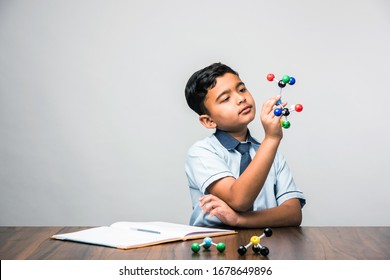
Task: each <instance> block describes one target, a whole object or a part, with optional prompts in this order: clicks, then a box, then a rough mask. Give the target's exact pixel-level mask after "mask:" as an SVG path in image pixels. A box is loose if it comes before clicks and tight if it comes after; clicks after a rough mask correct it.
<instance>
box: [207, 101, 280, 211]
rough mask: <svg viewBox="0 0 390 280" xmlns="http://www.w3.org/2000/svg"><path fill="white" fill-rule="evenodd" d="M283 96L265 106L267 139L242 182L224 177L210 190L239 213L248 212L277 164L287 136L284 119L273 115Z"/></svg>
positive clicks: (263, 111)
mask: <svg viewBox="0 0 390 280" xmlns="http://www.w3.org/2000/svg"><path fill="white" fill-rule="evenodd" d="M279 99H280V97H275V98H271V99H269V100H268V101H266V102H265V103H264V105H263V108H262V112H261V122H262V124H263V126H264V130H265V138H264V140H263V142H262V143H261V145H260V147H259V149H258V151H257V152H256V155H255V156H254V157H253V159H252V161H251V163H250V164H249V165H248V167H247V168H246V169H245V171H244V172H243V173H242V174H241V176H240V177H239V178H238V179H235V178H233V177H225V178H222V179H220V180H218V181H216V182H214V183H213V184H211V185H210V186H209V187H208V189H207V190H208V191H209V193H211V194H214V195H216V196H217V197H219V198H221V199H222V200H223V201H225V202H226V203H227V204H228V205H229V206H230V207H231V208H233V209H234V210H236V211H246V210H248V209H249V208H250V207H251V206H252V204H253V202H254V201H255V199H256V197H257V195H258V194H259V193H260V191H261V189H262V187H263V185H264V183H265V180H266V179H267V176H268V173H269V170H270V168H271V166H272V163H273V161H274V158H275V155H276V152H277V149H278V147H279V143H280V141H281V140H282V137H283V133H282V128H281V126H280V117H277V116H275V115H274V113H273V108H274V105H275V104H276V102H277V101H278V100H279Z"/></svg>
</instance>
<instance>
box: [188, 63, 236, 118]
mask: <svg viewBox="0 0 390 280" xmlns="http://www.w3.org/2000/svg"><path fill="white" fill-rule="evenodd" d="M226 73H231V74H234V75H237V76H238V73H237V72H236V71H234V70H233V69H232V68H230V67H229V66H226V65H224V64H222V63H214V64H211V65H210V66H207V67H205V68H203V69H201V70H199V71H197V72H195V73H194V74H193V75H192V76H191V78H190V79H189V80H188V82H187V85H186V88H185V96H186V99H187V104H188V106H190V108H191V109H192V110H194V111H195V112H196V113H198V114H199V115H203V114H208V111H207V108H206V107H205V105H204V99H205V97H206V95H207V91H208V90H210V89H212V88H213V87H215V84H216V83H217V78H218V77H221V76H223V75H225V74H226Z"/></svg>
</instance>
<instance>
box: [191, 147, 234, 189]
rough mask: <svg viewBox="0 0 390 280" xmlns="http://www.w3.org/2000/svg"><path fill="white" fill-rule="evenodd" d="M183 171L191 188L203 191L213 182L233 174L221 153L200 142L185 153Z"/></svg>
mask: <svg viewBox="0 0 390 280" xmlns="http://www.w3.org/2000/svg"><path fill="white" fill-rule="evenodd" d="M185 171H186V175H187V178H188V181H189V185H190V187H191V188H197V189H199V190H200V191H201V192H202V193H205V191H206V189H207V187H208V186H209V185H210V184H212V183H213V182H215V181H217V180H219V179H221V178H224V177H228V176H233V174H232V172H231V170H230V168H229V166H228V164H227V162H226V159H224V156H223V154H220V153H218V151H217V150H216V149H215V148H213V147H211V146H209V147H207V146H206V145H202V144H201V143H200V142H199V143H196V144H194V145H193V146H192V147H191V148H190V149H189V151H188V153H187V158H186V164H185Z"/></svg>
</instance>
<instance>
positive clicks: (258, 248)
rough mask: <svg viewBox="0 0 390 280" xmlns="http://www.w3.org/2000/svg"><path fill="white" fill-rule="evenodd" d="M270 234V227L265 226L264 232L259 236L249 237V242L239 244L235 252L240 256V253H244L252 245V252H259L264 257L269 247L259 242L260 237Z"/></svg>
mask: <svg viewBox="0 0 390 280" xmlns="http://www.w3.org/2000/svg"><path fill="white" fill-rule="evenodd" d="M271 235H272V230H271V229H270V228H265V229H264V232H263V234H262V235H260V236H256V235H254V236H252V237H251V239H250V242H249V243H248V244H247V245H245V246H243V245H242V246H240V247H238V250H237V252H238V253H239V254H240V255H241V256H242V255H245V254H246V252H247V250H248V248H249V247H250V246H251V245H252V250H253V252H254V253H256V254H260V255H262V256H264V257H266V256H268V254H269V249H268V248H267V247H265V246H263V245H261V244H260V241H261V239H262V238H263V237H264V236H266V237H270V236H271Z"/></svg>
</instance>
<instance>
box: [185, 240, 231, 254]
mask: <svg viewBox="0 0 390 280" xmlns="http://www.w3.org/2000/svg"><path fill="white" fill-rule="evenodd" d="M211 245H214V246H215V247H217V250H218V252H220V253H223V251H225V249H226V245H225V243H223V242H219V243H218V244H215V243H214V242H213V240H212V239H211V238H210V237H206V238H205V239H203V242H202V243H201V244H199V243H196V242H195V243H192V245H191V250H192V251H193V252H194V253H198V252H199V250H200V248H201V247H202V246H203V248H205V249H209V248H210V247H211Z"/></svg>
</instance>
